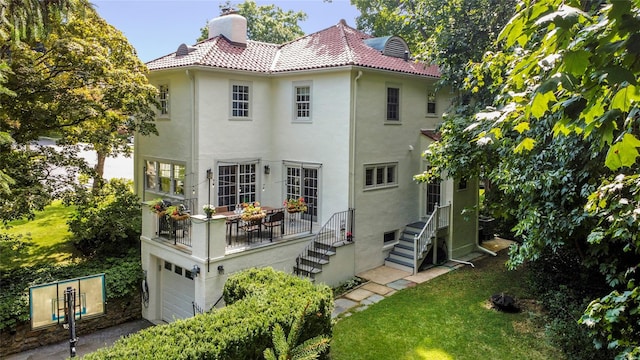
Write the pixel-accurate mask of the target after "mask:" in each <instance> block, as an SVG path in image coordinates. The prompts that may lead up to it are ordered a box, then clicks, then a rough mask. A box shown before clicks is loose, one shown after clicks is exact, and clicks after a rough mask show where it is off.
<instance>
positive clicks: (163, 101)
mask: <svg viewBox="0 0 640 360" xmlns="http://www.w3.org/2000/svg"><path fill="white" fill-rule="evenodd" d="M158 102H159V103H160V116H168V115H169V85H168V84H162V85H160V86H158Z"/></svg>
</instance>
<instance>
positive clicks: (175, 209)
mask: <svg viewBox="0 0 640 360" xmlns="http://www.w3.org/2000/svg"><path fill="white" fill-rule="evenodd" d="M165 213H166V216H168V217H170V218H171V219H173V220H185V219H188V218H189V212H187V208H186V207H185V206H184V205H175V206H169V207H168V208H167V210H166V211H165Z"/></svg>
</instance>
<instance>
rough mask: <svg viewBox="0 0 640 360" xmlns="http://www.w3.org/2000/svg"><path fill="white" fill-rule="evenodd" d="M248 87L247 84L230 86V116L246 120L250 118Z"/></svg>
mask: <svg viewBox="0 0 640 360" xmlns="http://www.w3.org/2000/svg"><path fill="white" fill-rule="evenodd" d="M250 90H251V89H250V87H249V85H248V84H233V85H231V116H232V117H236V118H248V117H249V116H250V113H249V110H250V107H249V105H250V96H251V93H250Z"/></svg>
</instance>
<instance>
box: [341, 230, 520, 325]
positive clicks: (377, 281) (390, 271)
mask: <svg viewBox="0 0 640 360" xmlns="http://www.w3.org/2000/svg"><path fill="white" fill-rule="evenodd" d="M512 243H513V242H512V241H510V240H504V239H500V238H494V239H493V240H489V241H485V242H483V243H482V247H484V248H485V249H487V250H490V251H493V252H494V253H497V252H498V251H500V250H503V249H506V248H508V247H509V246H510V245H511V244H512ZM486 256H490V255H489V254H487V253H484V252H479V251H478V252H472V253H470V254H468V255H466V256H463V257H462V258H460V259H458V260H462V261H465V262H471V263H473V261H476V260H479V259H481V258H483V257H486ZM464 266H470V265H468V264H464V263H461V262H456V261H448V262H446V263H444V264H442V265H438V266H434V267H432V268H430V269H427V270H425V271H421V272H419V273H417V274H415V275H413V274H411V273H409V272H406V271H402V270H398V269H394V268H391V267H388V266H380V267H377V268H375V269H372V270H368V271H365V272H362V273H360V274H357V276H358V277H360V278H362V279H365V280H367V282H366V283H364V284H362V285H360V286H358V287H357V288H355V289H353V290H351V291H349V292H347V293H345V294H343V295H341V296H340V297H338V298H337V299H336V300H335V307H334V309H333V313H332V314H331V317H332V318H334V319H335V318H339V317H344V316H350V315H351V314H352V313H354V312H358V311H362V310H365V309H367V308H368V307H369V305H371V304H375V303H377V302H379V301H381V300H383V299H384V298H386V297H388V296H391V295H393V294H395V293H396V292H397V291H398V290H402V289H406V288H410V287H413V286H416V285H418V284H421V283H423V282H426V281H429V280H431V279H434V278H436V277H438V276H440V275H443V274H446V273H448V272H449V271H453V270H456V269H458V268H461V267H464Z"/></svg>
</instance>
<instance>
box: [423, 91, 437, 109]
mask: <svg viewBox="0 0 640 360" xmlns="http://www.w3.org/2000/svg"><path fill="white" fill-rule="evenodd" d="M437 99H438V96H437V93H436V91H435V89H432V88H429V89H427V97H426V100H427V101H426V107H427V108H426V113H427V116H437V115H438V101H437ZM430 105H433V112H431V111H429V109H430V107H431V106H430Z"/></svg>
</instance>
